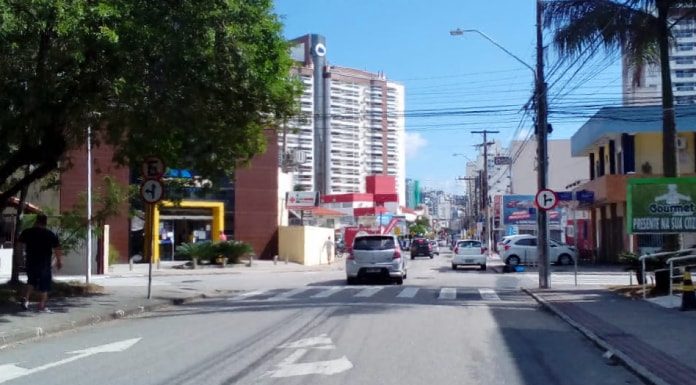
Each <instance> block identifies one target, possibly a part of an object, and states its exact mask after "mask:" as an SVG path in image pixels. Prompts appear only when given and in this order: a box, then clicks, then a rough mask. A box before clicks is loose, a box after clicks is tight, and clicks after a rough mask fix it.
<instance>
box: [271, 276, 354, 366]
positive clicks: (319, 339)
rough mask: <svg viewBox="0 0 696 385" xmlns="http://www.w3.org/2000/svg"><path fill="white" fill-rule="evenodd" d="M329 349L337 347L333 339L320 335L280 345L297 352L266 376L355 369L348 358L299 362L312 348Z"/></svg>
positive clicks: (282, 347)
mask: <svg viewBox="0 0 696 385" xmlns="http://www.w3.org/2000/svg"><path fill="white" fill-rule="evenodd" d="M334 289H335V288H334ZM329 290H331V289H329ZM327 347H330V349H333V348H334V347H335V346H334V344H333V341H331V338H329V337H328V336H327V335H326V334H320V335H319V336H316V337H309V338H303V339H301V340H297V341H294V342H290V343H287V344H283V345H280V346H279V347H278V348H279V349H297V350H295V351H294V352H292V353H291V354H290V355H289V356H288V357H286V358H285V359H284V360H282V361H281V362H280V363H278V365H277V369H275V370H271V371H269V372H266V374H264V376H270V377H274V378H283V377H294V376H305V375H309V374H323V375H326V376H330V375H332V374H337V373H341V372H345V371H346V370H349V369H352V368H353V364H352V363H351V362H350V361H349V360H348V358H347V357H346V356H343V357H341V358H338V359H335V360H328V361H316V362H297V361H299V360H300V359H302V357H303V356H304V355H305V354H307V352H308V351H309V349H310V348H312V349H326V348H327ZM262 377H263V376H262Z"/></svg>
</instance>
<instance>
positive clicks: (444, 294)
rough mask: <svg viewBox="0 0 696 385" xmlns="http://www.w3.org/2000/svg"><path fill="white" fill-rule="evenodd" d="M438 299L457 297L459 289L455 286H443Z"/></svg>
mask: <svg viewBox="0 0 696 385" xmlns="http://www.w3.org/2000/svg"><path fill="white" fill-rule="evenodd" d="M437 299H457V289H455V288H453V287H443V288H442V289H440V295H439V296H438V297H437Z"/></svg>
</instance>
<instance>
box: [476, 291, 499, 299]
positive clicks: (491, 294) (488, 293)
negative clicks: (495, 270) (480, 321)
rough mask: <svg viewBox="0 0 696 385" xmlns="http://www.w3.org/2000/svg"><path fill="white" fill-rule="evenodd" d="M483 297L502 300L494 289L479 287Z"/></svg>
mask: <svg viewBox="0 0 696 385" xmlns="http://www.w3.org/2000/svg"><path fill="white" fill-rule="evenodd" d="M478 291H479V294H480V295H481V298H482V299H483V300H485V301H500V297H498V294H497V293H496V292H495V290H493V289H478Z"/></svg>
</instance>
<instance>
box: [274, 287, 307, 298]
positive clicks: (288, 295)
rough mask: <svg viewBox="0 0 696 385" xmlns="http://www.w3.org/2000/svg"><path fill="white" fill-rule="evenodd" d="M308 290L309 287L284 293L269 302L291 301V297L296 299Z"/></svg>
mask: <svg viewBox="0 0 696 385" xmlns="http://www.w3.org/2000/svg"><path fill="white" fill-rule="evenodd" d="M307 290H309V288H308V287H298V288H297V289H292V290H288V291H284V292H282V293H280V294H278V295H274V296H273V297H271V298H269V299H267V301H283V300H286V299H289V298H290V297H294V296H296V295H298V294H300V293H303V292H305V291H307Z"/></svg>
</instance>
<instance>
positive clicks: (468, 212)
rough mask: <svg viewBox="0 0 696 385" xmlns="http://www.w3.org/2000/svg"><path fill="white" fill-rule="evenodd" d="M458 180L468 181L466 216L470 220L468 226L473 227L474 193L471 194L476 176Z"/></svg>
mask: <svg viewBox="0 0 696 385" xmlns="http://www.w3.org/2000/svg"><path fill="white" fill-rule="evenodd" d="M457 180H465V181H466V199H467V204H466V216H467V218H468V225H469V226H471V223H472V222H474V200H473V198H472V192H471V182H472V181H475V180H476V177H475V176H467V177H459V178H457ZM469 226H467V229H466V230H467V233H468V232H469Z"/></svg>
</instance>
